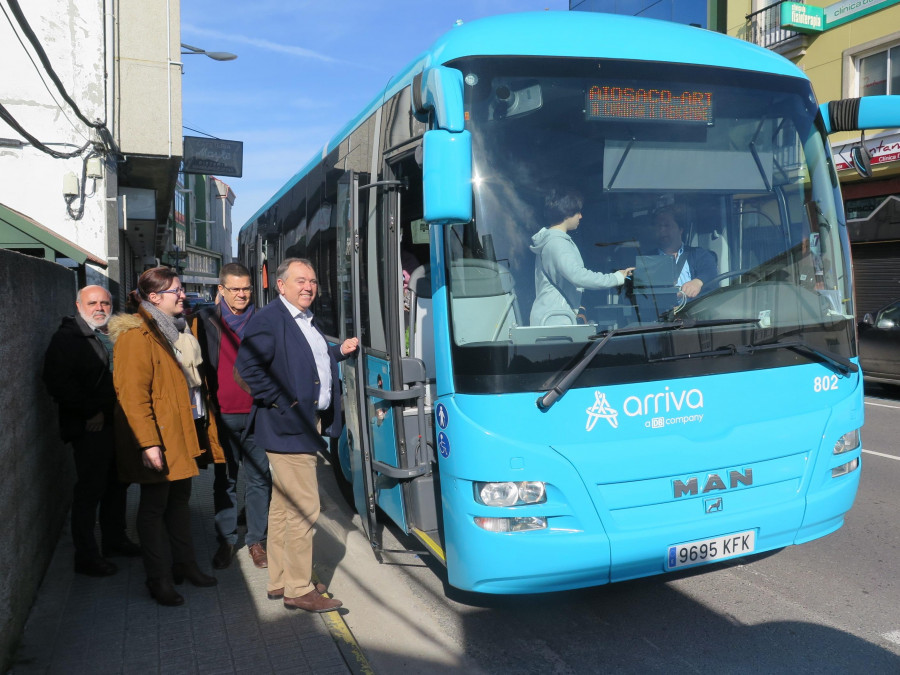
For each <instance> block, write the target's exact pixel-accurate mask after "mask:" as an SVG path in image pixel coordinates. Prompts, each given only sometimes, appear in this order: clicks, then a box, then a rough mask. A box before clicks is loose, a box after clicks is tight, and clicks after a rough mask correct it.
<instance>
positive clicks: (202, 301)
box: [184, 293, 215, 316]
mask: <svg viewBox="0 0 900 675" xmlns="http://www.w3.org/2000/svg"><path fill="white" fill-rule="evenodd" d="M212 304H215V303H213V302H212V300H210V299H209V298H206V297H204V296H202V295H200V294H199V293H187V294H186V297H185V298H184V316H190V315H191V314H194V313H196V312H198V311H200V309H201V308H202V307H205V306H207V305H212Z"/></svg>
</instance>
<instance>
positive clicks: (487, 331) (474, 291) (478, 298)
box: [450, 258, 522, 345]
mask: <svg viewBox="0 0 900 675" xmlns="http://www.w3.org/2000/svg"><path fill="white" fill-rule="evenodd" d="M450 295H451V297H452V298H453V335H454V337H455V340H456V343H457V344H460V345H463V344H471V343H473V342H497V341H506V340H508V339H509V329H510V328H511V327H512V326H516V325H521V324H522V321H521V314H520V312H519V304H518V300H517V298H516V294H515V290H514V282H513V278H512V275H511V274H510V272H509V270H508V269H507V268H506V267H504V266H503V265H500V264H498V263H496V262H494V261H492V260H483V259H480V258H462V259H460V260H457V261H454V263H453V265H452V266H451V268H450Z"/></svg>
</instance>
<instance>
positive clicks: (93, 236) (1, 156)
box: [0, 0, 116, 260]
mask: <svg viewBox="0 0 900 675" xmlns="http://www.w3.org/2000/svg"><path fill="white" fill-rule="evenodd" d="M20 6H21V8H22V11H23V13H24V14H25V17H26V19H27V20H28V23H29V24H30V25H31V28H32V30H33V31H34V33H35V34H36V35H37V37H38V39H39V41H40V42H41V44H42V45H43V48H44V51H45V52H46V54H47V57H48V58H49V60H50V63H51V64H52V66H53V69H54V71H55V72H56V74H57V76H58V77H59V79H60V80H61V81H62V83H63V86H64V87H65V89H66V91H67V92H68V94H69V96H70V97H71V98H72V99H74V101H75V103H76V104H77V105H78V107H79V108H80V110H81V111H82V113H83V114H84V115H85V116H86V117H87V118H88V119H89V120H95V119H101V120H107V111H106V105H107V101H106V95H105V85H104V57H105V49H104V44H103V40H104V35H103V27H104V16H103V2H102V0H77V1H76V0H28V1H27V2H20ZM7 11H9V10H7ZM10 17H11V18H12V14H11V13H10ZM17 35H18V37H17ZM19 37H21V38H22V42H23V43H24V44H25V47H23V46H22V44H21V43H20V42H19ZM32 60H33V62H32ZM0 63H2V64H3V71H4V76H3V77H2V78H0V101H2V102H3V104H4V106H5V107H6V109H7V111H8V112H9V113H10V114H11V115H12V116H13V117H14V118H15V119H16V120H17V121H18V123H19V124H21V125H22V127H24V129H25V130H26V131H27V132H28V133H30V134H31V135H32V136H34V137H36V138H37V139H38V140H39V141H41V142H43V143H45V144H48V145H49V146H50V147H51V148H53V149H54V150H57V151H60V152H70V151H72V150H74V149H75V148H76V147H81V146H82V145H84V143H85V142H86V141H88V140H95V139H96V138H97V137H96V132H95V131H93V130H91V129H90V127H88V126H87V125H86V124H84V123H83V122H82V121H81V120H79V119H78V117H77V116H76V115H75V113H74V112H73V110H72V108H71V107H70V106H69V105H68V104H67V103H66V102H65V101H64V100H63V98H62V96H61V95H60V94H59V92H58V90H57V89H56V87H55V86H54V84H53V83H52V81H51V80H50V78H49V77H48V76H47V74H46V72H45V70H44V68H43V66H42V64H41V63H40V60H39V59H38V57H37V55H36V54H35V52H34V50H33V49H32V47H31V45H30V43H29V42H28V41H27V40H26V39H25V37H24V34H23V33H22V32H21V31H20V30H17V31H15V32H14V31H13V29H12V28H11V27H10V24H9V23H8V22H6V21H0ZM35 64H36V65H35ZM48 90H49V91H48ZM0 138H5V139H20V140H24V139H22V137H21V135H20V134H19V133H18V132H16V131H15V130H13V129H12V128H10V127H9V126H8V125H7V124H6V123H5V122H3V121H2V120H0ZM50 144H52V145H50ZM59 144H69V145H59ZM69 172H72V173H74V174H75V175H76V176H78V178H79V181H80V179H81V173H82V161H81V158H80V157H76V158H73V159H54V158H52V157H51V156H49V155H47V154H44V153H42V152H40V151H39V150H37V149H35V148H34V147H32V146H31V145H26V146H24V147H23V148H21V149H14V148H8V147H0V185H2V190H0V202H2V203H4V204H6V205H7V206H9V207H11V208H13V209H15V210H16V211H20V212H21V213H24V214H26V215H28V216H30V217H31V218H33V219H35V220H36V221H38V222H39V223H41V224H42V225H44V226H46V227H48V228H50V229H51V230H53V231H54V232H56V233H58V234H59V235H61V236H62V237H65V238H66V239H68V240H70V241H72V242H74V243H76V244H78V245H79V246H81V247H82V248H85V249H87V250H88V251H90V252H91V253H92V254H93V255H95V256H97V257H98V258H101V259H103V260H106V259H107V257H108V251H107V222H108V220H107V210H108V209H109V210H110V211H111V215H112V216H113V217H114V214H115V202H107V201H106V200H105V197H106V196H107V195H115V194H116V186H115V174H114V173H112V174H111V175H110V182H109V184H108V181H107V179H106V178H104V179H101V180H98V181H96V184H95V181H92V180H90V179H88V180H87V194H88V195H91V196H87V197H85V208H84V215H83V216H82V217H81V218H80V219H79V220H74V219H73V218H72V217H70V216H69V215H68V213H67V210H66V202H65V200H64V198H63V189H62V188H63V176H64V175H65V174H66V173H69ZM103 173H104V176H107V174H108V173H109V172H108V171H107V167H105V166H104V169H103ZM78 203H79V202H78V201H76V202H75V204H74V205H73V207H74V209H75V210H77V207H78ZM113 222H115V220H113Z"/></svg>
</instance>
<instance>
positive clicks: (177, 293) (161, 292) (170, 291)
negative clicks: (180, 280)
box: [157, 286, 186, 295]
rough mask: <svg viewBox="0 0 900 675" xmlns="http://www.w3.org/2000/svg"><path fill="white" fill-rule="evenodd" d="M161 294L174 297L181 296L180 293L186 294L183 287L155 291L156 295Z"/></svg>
mask: <svg viewBox="0 0 900 675" xmlns="http://www.w3.org/2000/svg"><path fill="white" fill-rule="evenodd" d="M163 293H173V294H175V295H181V294H182V293H186V291H185V290H184V286H179V287H178V288H170V289H169V290H167V291H157V294H158V295H162V294H163Z"/></svg>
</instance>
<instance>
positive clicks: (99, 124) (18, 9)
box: [6, 0, 106, 129]
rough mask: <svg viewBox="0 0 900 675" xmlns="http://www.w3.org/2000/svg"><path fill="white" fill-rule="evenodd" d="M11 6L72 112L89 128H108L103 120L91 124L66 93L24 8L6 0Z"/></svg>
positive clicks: (12, 0)
mask: <svg viewBox="0 0 900 675" xmlns="http://www.w3.org/2000/svg"><path fill="white" fill-rule="evenodd" d="M6 2H7V4H8V5H9V9H10V11H11V12H12V13H13V16H15V17H16V21H17V22H18V24H19V28H21V29H22V32H23V33H24V34H25V37H26V38H28V41H29V42H30V43H31V46H32V47H33V48H34V51H35V53H36V54H37V57H38V58H39V59H40V60H41V63H42V64H43V66H44V70H46V71H47V75H48V76H49V77H50V79H51V80H53V84H55V85H56V88H57V89H59V93H60V95H62V97H63V100H65V102H66V103H68V104H69V105H70V106H72V110H73V111H74V112H75V114H76V115H77V116H78V119H80V120H81V121H82V122H84V123H85V124H87V125H88V126H89V127H92V128H94V129H100V128H101V127H105V126H106V122H104V121H101V120H95V121H93V122H91V121H90V120H89V119H88V118H87V117H85V116H84V113H82V112H81V108H79V107H78V104H77V103H75V101H74V100H72V97H71V96H69V93H68V92H67V91H66V88H65V87H64V86H63V83H62V82H61V81H60V79H59V77H58V76H57V74H56V71H55V70H54V69H53V65H52V64H51V63H50V59H49V58H47V52H45V51H44V47H43V46H42V45H41V42H40V40H38V38H37V35H35V34H34V31H33V30H31V26H30V25H29V24H28V20H27V19H26V18H25V15H24V14H23V13H22V8H21V7H19V2H18V0H6Z"/></svg>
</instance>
